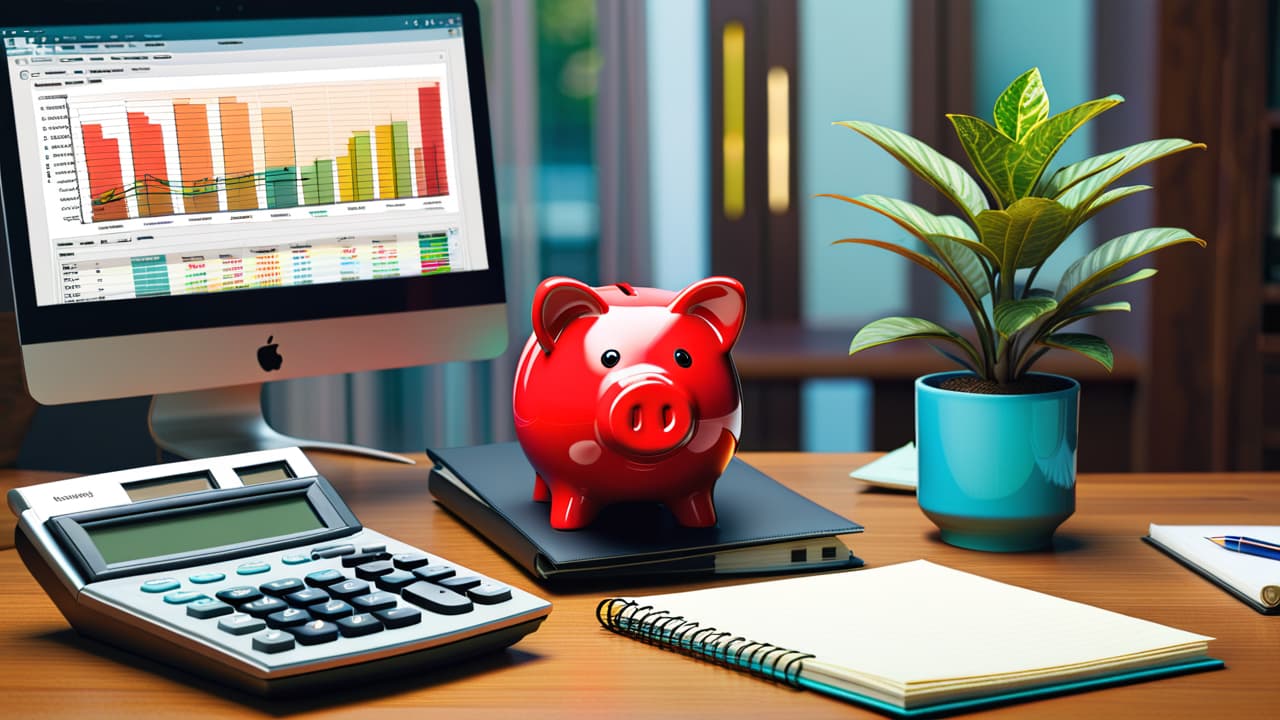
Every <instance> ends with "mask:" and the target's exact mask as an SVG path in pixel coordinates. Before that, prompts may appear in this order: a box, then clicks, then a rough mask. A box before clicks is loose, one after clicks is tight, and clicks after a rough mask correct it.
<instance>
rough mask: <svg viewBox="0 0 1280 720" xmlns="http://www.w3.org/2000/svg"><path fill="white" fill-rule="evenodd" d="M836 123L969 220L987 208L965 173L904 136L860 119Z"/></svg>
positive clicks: (971, 180)
mask: <svg viewBox="0 0 1280 720" xmlns="http://www.w3.org/2000/svg"><path fill="white" fill-rule="evenodd" d="M836 124H837V125H843V126H845V127H847V128H849V129H850V130H853V131H855V132H857V133H859V134H861V135H862V136H864V137H866V138H867V139H868V140H870V141H871V142H873V143H875V144H877V145H879V146H880V147H881V148H883V149H884V150H885V151H886V152H888V153H889V154H890V155H892V156H893V157H894V158H896V159H897V160H898V162H900V163H902V164H903V165H905V166H907V168H908V169H910V170H911V171H912V172H914V173H915V174H917V175H919V176H920V177H921V178H922V179H923V180H924V181H925V182H927V183H929V184H930V185H932V186H933V187H934V188H936V189H937V190H938V192H940V193H942V194H943V195H945V196H946V197H947V199H948V200H950V201H951V202H953V203H955V205H956V206H957V207H959V208H960V209H961V210H963V211H964V213H965V214H966V215H968V216H969V217H970V218H976V217H977V216H978V213H980V212H982V211H983V210H986V209H987V198H986V196H985V195H983V194H982V188H980V187H979V186H978V183H977V182H976V181H975V180H974V179H973V178H972V177H970V176H969V173H967V172H965V171H964V168H962V167H960V166H959V165H957V164H956V163H955V162H954V161H953V160H951V159H950V158H947V157H946V156H944V155H942V154H941V153H939V152H938V151H936V150H934V149H933V148H931V147H929V146H928V145H926V144H924V143H922V142H920V141H919V140H917V139H915V138H913V137H911V136H910V135H907V134H906V133H901V132H898V131H897V130H892V129H890V128H887V127H884V126H881V125H876V124H874V123H869V122H864V121H862V120H846V121H843V122H838V123H836Z"/></svg>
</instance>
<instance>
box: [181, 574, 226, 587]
mask: <svg viewBox="0 0 1280 720" xmlns="http://www.w3.org/2000/svg"><path fill="white" fill-rule="evenodd" d="M187 579H188V580H190V581H191V582H193V583H195V584H197V585H207V584H209V583H216V582H222V581H223V580H226V579H227V576H226V575H225V574H223V573H220V572H204V573H196V574H195V575H192V576H191V577H189V578H187Z"/></svg>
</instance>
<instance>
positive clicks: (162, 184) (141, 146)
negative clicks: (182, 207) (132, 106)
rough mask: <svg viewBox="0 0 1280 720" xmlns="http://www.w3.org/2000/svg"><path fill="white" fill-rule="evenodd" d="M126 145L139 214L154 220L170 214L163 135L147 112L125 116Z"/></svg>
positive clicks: (170, 204) (158, 125)
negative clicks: (126, 124) (127, 142)
mask: <svg viewBox="0 0 1280 720" xmlns="http://www.w3.org/2000/svg"><path fill="white" fill-rule="evenodd" d="M127 116H128V120H129V144H130V145H132V146H133V177H134V194H135V195H136V197H137V200H138V215H139V216H141V217H155V216H157V215H172V214H173V199H172V198H171V197H170V196H169V171H168V169H167V166H166V163H165V157H164V132H163V130H162V129H161V127H160V124H159V123H153V122H151V118H150V117H148V116H147V114H146V113H141V112H130V113H127Z"/></svg>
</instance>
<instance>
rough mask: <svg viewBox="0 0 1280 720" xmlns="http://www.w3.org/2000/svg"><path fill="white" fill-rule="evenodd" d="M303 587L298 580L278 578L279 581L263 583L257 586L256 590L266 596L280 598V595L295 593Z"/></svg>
mask: <svg viewBox="0 0 1280 720" xmlns="http://www.w3.org/2000/svg"><path fill="white" fill-rule="evenodd" d="M305 587H306V586H305V585H303V584H302V581H301V580H299V579H298V578H280V579H279V580H272V581H271V582H264V583H262V584H261V585H259V586H258V589H259V590H261V591H262V592H264V593H266V594H267V595H274V596H276V597H280V596H281V595H288V594H289V593H292V592H297V591H299V590H302V589H304V588H305Z"/></svg>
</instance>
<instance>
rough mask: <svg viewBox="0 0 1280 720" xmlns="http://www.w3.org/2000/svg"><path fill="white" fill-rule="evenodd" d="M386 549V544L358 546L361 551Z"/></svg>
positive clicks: (369, 551)
mask: <svg viewBox="0 0 1280 720" xmlns="http://www.w3.org/2000/svg"><path fill="white" fill-rule="evenodd" d="M386 551H387V546H386V545H361V546H360V552H362V553H384V552H386Z"/></svg>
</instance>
